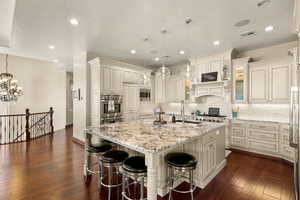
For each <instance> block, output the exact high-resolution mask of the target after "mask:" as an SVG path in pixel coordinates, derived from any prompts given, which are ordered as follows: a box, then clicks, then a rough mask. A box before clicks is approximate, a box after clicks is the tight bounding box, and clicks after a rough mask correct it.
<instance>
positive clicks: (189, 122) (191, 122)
mask: <svg viewBox="0 0 300 200" xmlns="http://www.w3.org/2000/svg"><path fill="white" fill-rule="evenodd" d="M177 122H181V123H182V120H176V123H177ZM184 123H187V124H202V122H198V121H189V120H184Z"/></svg>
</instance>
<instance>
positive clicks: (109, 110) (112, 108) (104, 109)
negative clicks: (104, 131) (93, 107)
mask: <svg viewBox="0 0 300 200" xmlns="http://www.w3.org/2000/svg"><path fill="white" fill-rule="evenodd" d="M100 100H101V104H100V105H101V107H100V112H101V123H102V124H103V123H114V122H117V121H122V101H123V97H122V96H121V95H101V97H100Z"/></svg>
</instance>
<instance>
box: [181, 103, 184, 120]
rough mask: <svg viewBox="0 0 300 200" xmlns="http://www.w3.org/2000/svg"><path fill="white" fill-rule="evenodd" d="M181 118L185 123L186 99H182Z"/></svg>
mask: <svg viewBox="0 0 300 200" xmlns="http://www.w3.org/2000/svg"><path fill="white" fill-rule="evenodd" d="M181 120H182V123H183V124H184V121H185V113H184V100H182V101H181Z"/></svg>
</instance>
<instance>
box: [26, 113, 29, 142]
mask: <svg viewBox="0 0 300 200" xmlns="http://www.w3.org/2000/svg"><path fill="white" fill-rule="evenodd" d="M29 117H30V112H29V109H28V108H27V109H26V110H25V119H26V124H25V131H26V141H29V140H30V131H29Z"/></svg>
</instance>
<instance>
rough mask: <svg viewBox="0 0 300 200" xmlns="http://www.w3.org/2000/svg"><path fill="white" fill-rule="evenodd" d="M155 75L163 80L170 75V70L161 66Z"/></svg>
mask: <svg viewBox="0 0 300 200" xmlns="http://www.w3.org/2000/svg"><path fill="white" fill-rule="evenodd" d="M157 74H158V76H161V77H162V78H163V79H165V78H167V77H169V76H170V75H171V72H170V69H169V68H168V67H166V66H165V65H164V64H163V65H162V66H161V67H160V68H159V69H158V71H157Z"/></svg>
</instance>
